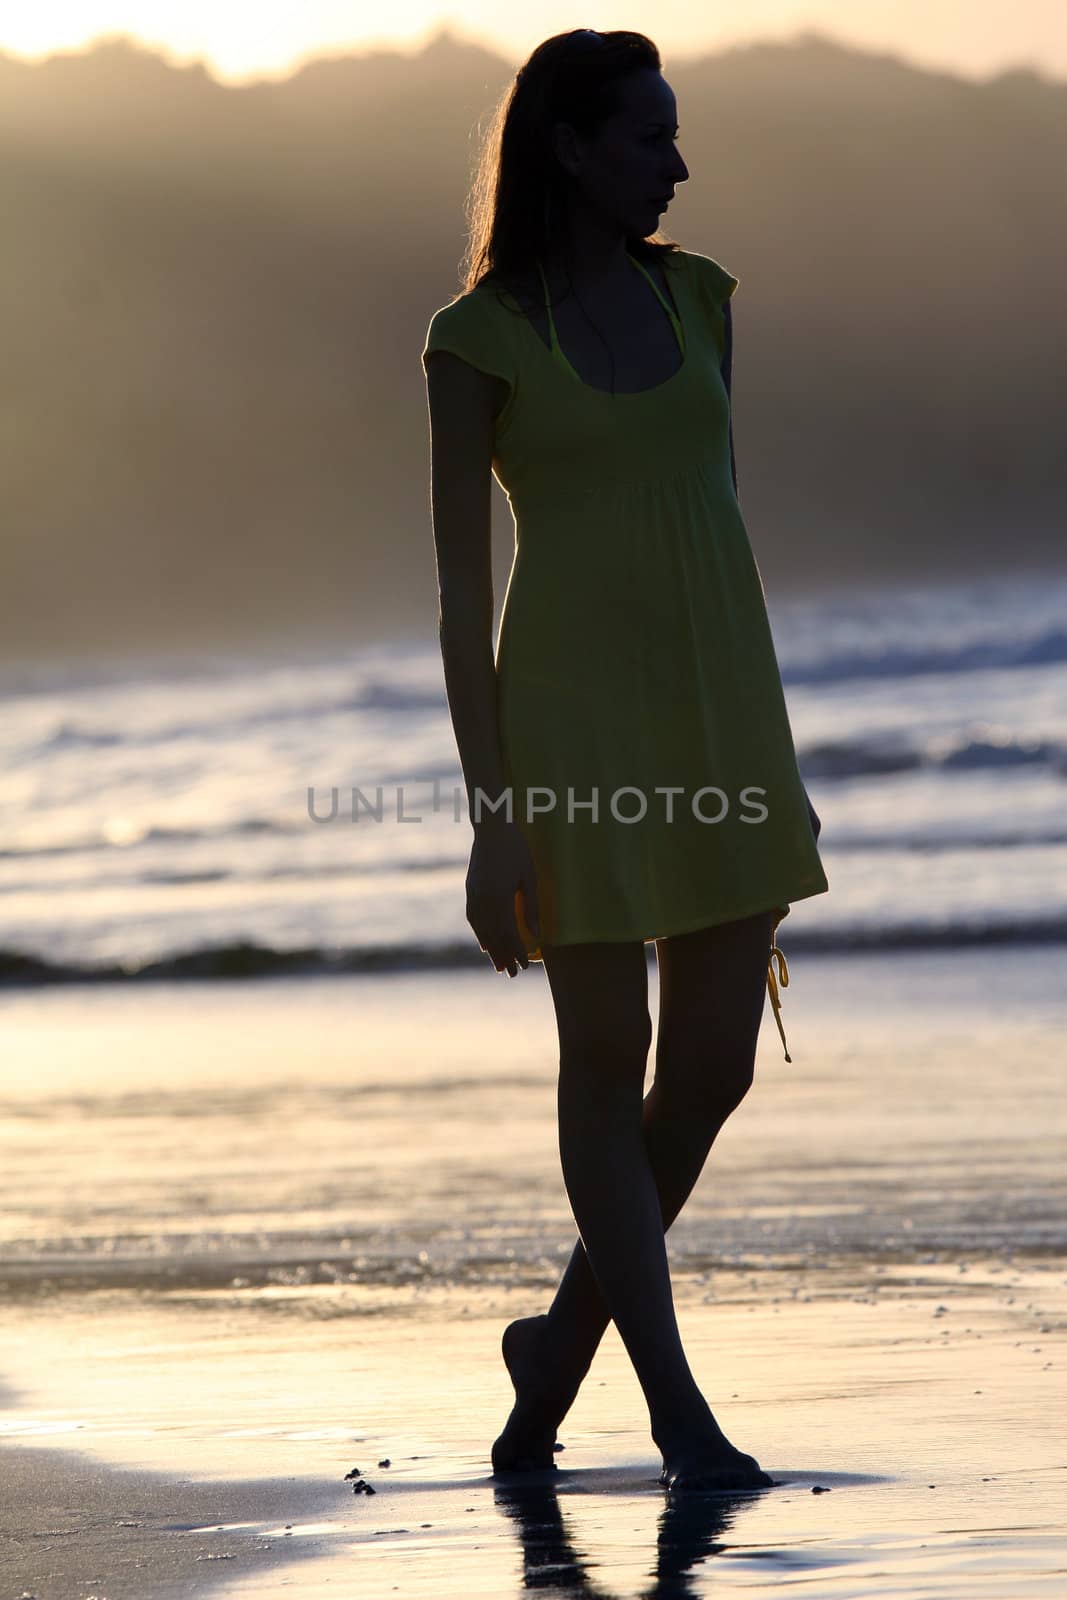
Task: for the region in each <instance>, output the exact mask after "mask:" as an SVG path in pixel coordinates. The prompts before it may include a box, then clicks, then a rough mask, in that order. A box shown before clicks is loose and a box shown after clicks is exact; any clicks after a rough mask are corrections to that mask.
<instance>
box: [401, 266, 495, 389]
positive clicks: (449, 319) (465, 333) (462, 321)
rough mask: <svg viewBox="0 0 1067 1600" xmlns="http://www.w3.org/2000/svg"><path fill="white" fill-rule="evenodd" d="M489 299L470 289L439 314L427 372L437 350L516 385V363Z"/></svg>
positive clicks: (427, 347) (429, 336)
mask: <svg viewBox="0 0 1067 1600" xmlns="http://www.w3.org/2000/svg"><path fill="white" fill-rule="evenodd" d="M493 309H494V308H493V306H492V305H491V303H490V300H489V297H487V296H486V295H485V294H480V293H479V292H478V291H477V290H474V289H472V290H470V291H469V292H468V293H467V294H463V295H460V297H459V299H458V300H453V301H452V303H451V304H450V305H447V306H442V307H441V309H440V311H435V312H434V314H433V316H432V317H431V319H430V326H429V327H428V328H427V330H426V343H425V344H424V346H423V351H422V366H423V371H425V370H426V360H427V357H428V356H430V355H431V354H432V353H433V351H434V350H451V352H452V354H453V355H457V356H461V357H462V358H463V360H464V361H467V362H469V363H470V365H471V366H472V367H477V368H478V370H479V371H480V372H489V373H492V375H493V376H494V377H496V378H503V379H504V380H505V381H506V382H507V383H508V384H509V386H510V387H511V388H512V389H514V386H515V364H514V360H513V357H512V351H511V345H510V341H509V340H508V338H507V332H506V330H505V329H504V327H503V325H502V321H501V318H500V317H499V316H495V315H494V314H493Z"/></svg>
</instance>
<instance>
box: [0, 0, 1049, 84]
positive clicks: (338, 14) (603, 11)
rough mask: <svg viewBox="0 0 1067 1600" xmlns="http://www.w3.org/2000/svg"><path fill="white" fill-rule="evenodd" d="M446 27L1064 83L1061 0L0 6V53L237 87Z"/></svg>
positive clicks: (161, 1) (350, 0) (258, 0)
mask: <svg viewBox="0 0 1067 1600" xmlns="http://www.w3.org/2000/svg"><path fill="white" fill-rule="evenodd" d="M445 25H447V26H448V27H449V28H450V29H451V31H452V32H453V33H455V34H457V35H458V36H459V37H460V38H470V39H477V40H481V41H484V42H487V43H489V44H490V45H492V46H494V47H495V48H496V49H497V50H499V51H500V53H501V54H502V55H503V56H504V57H505V58H506V59H508V60H513V61H514V62H515V63H516V65H517V64H518V63H519V62H520V61H521V60H522V59H523V58H524V57H525V56H526V55H527V54H528V53H529V51H530V50H531V49H532V48H533V47H534V45H535V44H537V43H538V42H539V41H540V40H541V39H543V38H545V37H546V36H547V35H548V34H551V33H559V32H562V31H563V30H564V29H567V28H577V27H590V28H635V29H638V30H639V31H641V32H643V33H647V34H649V35H650V36H651V37H652V38H653V39H654V40H655V41H656V43H657V45H658V46H659V48H660V51H661V53H662V55H663V59H664V69H665V71H666V72H667V73H668V74H669V72H670V57H671V56H672V55H673V56H676V57H683V56H686V55H690V54H694V53H696V52H698V51H705V50H714V49H716V48H719V47H722V46H724V45H728V44H738V43H745V42H748V41H751V40H754V39H760V38H768V37H773V38H783V37H789V36H791V35H794V34H796V33H798V32H801V31H803V30H804V29H806V28H816V29H818V30H820V31H822V32H826V33H831V34H833V35H834V36H836V37H837V38H839V39H841V40H843V41H844V42H847V43H851V44H856V45H860V46H862V47H864V48H867V49H872V50H878V51H888V52H890V53H892V54H895V55H903V56H906V57H908V58H909V59H911V60H913V61H916V62H920V63H922V64H924V65H927V66H933V67H944V68H948V69H950V70H954V71H957V72H961V73H964V74H966V75H967V76H974V77H985V76H988V75H989V74H990V73H993V72H996V71H998V70H1000V69H1002V68H1004V67H1007V66H1019V65H1028V66H1034V67H1037V68H1038V69H1039V70H1041V71H1043V72H1045V73H1047V74H1048V75H1050V76H1053V77H1057V78H1067V0H799V3H793V0H740V4H736V3H735V4H733V5H729V6H725V5H724V6H721V7H716V6H709V5H708V3H707V0H656V3H655V4H650V3H649V0H644V3H643V4H637V3H636V0H618V3H616V4H614V5H606V4H603V3H601V0H539V3H538V4H536V5H534V6H516V5H515V4H514V0H448V3H447V4H440V3H438V0H389V3H388V4H387V5H383V4H381V3H380V0H379V3H378V4H372V3H371V0H32V4H26V5H22V6H18V7H16V6H14V5H6V6H4V7H3V8H2V9H0V49H3V50H6V51H8V52H10V53H12V54H15V55H19V56H26V57H31V58H32V57H39V56H42V55H48V54H50V53H51V52H53V51H56V50H71V49H78V48H79V47H81V46H82V45H85V44H87V43H89V42H90V41H91V40H92V39H94V38H96V37H98V36H100V35H102V34H113V33H125V34H130V35H133V36H134V37H136V38H138V39H141V40H143V41H144V42H145V43H147V44H151V45H153V46H155V47H156V48H158V49H160V50H161V51H163V52H165V53H166V54H167V55H169V56H170V57H171V58H172V59H173V60H175V61H176V62H182V63H186V62H189V61H196V60H201V61H203V62H204V63H205V64H206V65H207V66H208V68H209V69H210V70H211V71H212V72H213V73H214V74H215V76H216V77H218V78H221V79H224V80H226V81H228V82H240V81H242V80H245V79H248V78H253V77H278V76H284V75H285V74H286V73H287V72H288V71H289V70H291V69H292V67H293V66H295V65H297V64H298V63H299V62H300V61H301V60H302V59H304V58H305V57H307V56H314V55H328V54H330V53H337V52H340V53H348V52H350V51H356V50H360V49H366V48H368V47H370V46H382V45H385V46H391V47H393V48H396V49H400V50H416V49H418V48H420V47H421V46H422V44H424V43H425V41H426V39H427V38H428V37H429V36H430V35H432V34H433V33H435V32H436V31H437V30H438V29H439V28H440V27H442V26H445Z"/></svg>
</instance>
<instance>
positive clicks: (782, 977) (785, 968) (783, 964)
mask: <svg viewBox="0 0 1067 1600" xmlns="http://www.w3.org/2000/svg"><path fill="white" fill-rule="evenodd" d="M788 909H789V908H788V906H787V907H786V908H785V910H783V911H782V912H780V913H779V915H778V916H776V917H775V919H774V922H773V923H772V924H771V954H770V960H769V961H768V963H767V991H768V993H769V994H770V997H771V1006H772V1007H773V1009H774V1020H775V1022H776V1023H777V1024H778V1032H779V1033H780V1034H781V1037H782V1048H783V1050H784V1051H785V1059H786V1060H787V1061H789V1062H791V1061H792V1059H793V1057H792V1056H791V1055H790V1054H789V1046H788V1045H787V1044H786V1042H785V1029H784V1028H783V1027H782V1016H781V1010H782V1003H781V1000H780V999H779V997H778V985H779V983H780V984H781V986H782V988H783V989H788V988H789V965H788V963H787V961H786V959H785V955H784V953H783V952H782V951H781V950H779V948H778V946H777V945H776V944H775V942H774V936H775V934H776V933H777V932H778V924H779V923H780V922H781V920H782V918H783V917H784V916H785V915H786V913H787V912H788ZM776 956H777V958H778V977H777V978H775V975H774V959H775V957H776Z"/></svg>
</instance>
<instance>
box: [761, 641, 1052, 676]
mask: <svg viewBox="0 0 1067 1600" xmlns="http://www.w3.org/2000/svg"><path fill="white" fill-rule="evenodd" d="M1065 661H1067V629H1064V628H1049V629H1046V630H1045V632H1043V633H1039V634H1037V635H1036V636H1035V637H1033V638H1031V639H974V640H971V641H970V642H969V643H966V644H954V645H953V644H949V645H890V646H887V647H886V648H885V649H883V650H879V651H876V652H870V651H866V652H865V651H859V650H848V651H838V652H831V653H830V654H828V655H825V656H822V657H816V658H815V659H813V660H810V661H806V662H799V661H797V662H789V661H788V660H784V661H782V662H781V671H782V681H783V682H784V683H786V684H790V683H839V682H843V681H854V680H855V679H857V678H914V677H922V676H925V675H926V674H929V673H943V672H952V673H957V672H984V671H988V670H990V669H997V668H999V669H1004V668H1009V669H1010V668H1013V667H1046V666H1054V665H1058V664H1060V663H1062V662H1065Z"/></svg>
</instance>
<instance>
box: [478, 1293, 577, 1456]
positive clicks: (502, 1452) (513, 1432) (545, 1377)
mask: <svg viewBox="0 0 1067 1600" xmlns="http://www.w3.org/2000/svg"><path fill="white" fill-rule="evenodd" d="M547 1323H548V1318H547V1317H546V1316H543V1315H542V1316H538V1317H519V1318H517V1319H516V1321H514V1322H509V1323H508V1325H507V1327H506V1328H505V1329H504V1335H503V1338H502V1339H501V1341H500V1349H501V1353H502V1354H503V1357H504V1365H505V1366H506V1367H507V1369H508V1373H509V1374H510V1377H511V1381H512V1383H513V1384H514V1386H515V1404H514V1405H513V1406H512V1408H511V1415H510V1416H509V1417H508V1420H507V1422H506V1423H505V1424H504V1431H503V1433H502V1434H501V1435H500V1437H499V1438H498V1439H496V1440H495V1441H494V1443H493V1450H492V1461H493V1471H494V1472H529V1471H534V1470H537V1469H539V1468H544V1467H555V1465H556V1463H555V1457H554V1451H553V1445H554V1444H555V1442H556V1429H557V1428H558V1427H559V1425H560V1423H561V1422H562V1421H563V1418H564V1417H565V1416H566V1414H567V1412H568V1411H569V1410H570V1408H571V1404H572V1403H573V1400H574V1395H573V1394H571V1395H569V1396H567V1395H565V1394H563V1393H561V1392H560V1391H559V1390H558V1389H557V1390H556V1391H555V1392H553V1389H552V1385H551V1381H550V1378H549V1373H550V1370H551V1368H550V1363H549V1361H548V1359H547V1355H546V1352H545V1348H544V1331H545V1328H546V1325H547Z"/></svg>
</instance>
